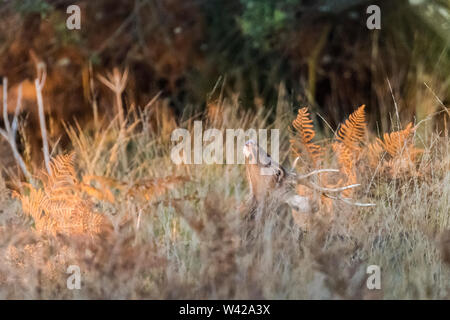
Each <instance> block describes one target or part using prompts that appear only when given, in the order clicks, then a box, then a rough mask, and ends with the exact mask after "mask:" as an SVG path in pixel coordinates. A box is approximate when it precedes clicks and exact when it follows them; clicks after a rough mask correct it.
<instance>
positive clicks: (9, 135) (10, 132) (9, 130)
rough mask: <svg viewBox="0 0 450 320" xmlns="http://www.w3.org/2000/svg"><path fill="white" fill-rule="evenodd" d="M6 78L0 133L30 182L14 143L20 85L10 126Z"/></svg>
mask: <svg viewBox="0 0 450 320" xmlns="http://www.w3.org/2000/svg"><path fill="white" fill-rule="evenodd" d="M7 87H8V80H7V79H6V78H3V121H4V122H5V130H3V129H0V135H1V136H2V137H3V138H5V140H6V141H7V142H8V144H9V146H10V147H11V151H12V153H13V156H14V159H15V160H16V162H17V164H18V165H19V167H20V169H21V170H22V172H23V174H24V175H25V177H26V179H27V180H28V181H29V182H31V181H32V176H31V174H30V172H29V171H28V169H27V166H26V165H25V161H23V158H22V156H21V155H20V152H19V150H18V149H17V144H16V132H17V126H18V117H19V112H20V108H21V106H22V85H20V86H19V88H18V94H17V104H16V109H15V111H14V118H13V122H12V127H11V124H10V122H9V118H8V99H7V92H8V88H7Z"/></svg>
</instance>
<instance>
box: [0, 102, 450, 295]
mask: <svg viewBox="0 0 450 320" xmlns="http://www.w3.org/2000/svg"><path fill="white" fill-rule="evenodd" d="M283 105H285V104H283V103H279V106H280V108H282V107H283ZM163 108H164V104H163V103H160V102H155V103H154V104H153V105H151V106H150V107H149V108H145V110H144V111H142V112H141V111H136V109H132V110H131V111H130V112H129V113H128V114H127V115H123V117H124V118H122V117H121V118H118V117H116V118H115V119H114V120H113V121H108V122H107V121H106V120H104V121H103V122H101V123H100V125H99V126H98V127H91V128H90V127H89V126H86V128H85V129H81V127H67V128H66V129H67V133H68V135H69V136H70V138H71V141H72V148H71V150H59V148H58V147H56V150H55V153H56V154H61V155H63V154H66V155H67V154H70V152H74V155H73V157H74V158H72V156H60V158H57V157H56V158H54V160H53V162H52V163H51V169H52V170H53V171H52V172H51V173H49V174H48V175H47V176H45V175H44V176H42V177H41V179H37V180H35V181H34V182H33V183H34V185H32V186H31V185H30V186H27V185H22V186H21V188H18V191H19V196H18V198H19V199H17V198H13V196H12V192H11V191H10V190H9V189H8V188H7V187H6V184H5V182H4V181H3V180H0V251H1V253H0V255H1V256H2V257H4V258H3V259H1V261H0V283H1V285H0V298H32V299H41V298H57V299H59V298H67V299H72V298H87V299H93V298H129V299H139V298H153V299H166V298H175V299H176V298H194V299H200V298H203V299H208V298H209V299H213V298H232V299H245V298H271V299H308V298H314V299H323V298H333V299H340V298H357V299H358V298H366V299H383V298H384V299H388V298H400V299H411V298H419V299H436V298H449V297H450V264H449V260H448V256H449V254H448V252H449V251H450V245H449V241H448V232H449V231H448V230H450V218H449V217H450V216H449V208H450V203H449V199H450V171H449V168H450V155H449V146H450V141H449V139H448V136H447V135H445V137H442V136H440V135H438V134H437V133H434V134H433V135H429V136H428V137H427V139H425V137H420V138H421V141H424V142H425V148H424V149H423V152H422V153H421V154H416V153H414V155H415V157H414V159H410V158H408V162H407V165H404V163H403V162H404V161H397V162H396V161H395V160H396V159H398V156H399V154H406V155H411V152H410V151H408V150H411V149H412V148H413V147H412V146H413V143H414V140H408V141H407V143H406V136H405V138H404V139H405V143H400V142H401V141H400V142H398V143H397V142H395V141H396V140H395V139H396V137H397V136H400V134H392V133H391V134H386V135H384V139H383V140H379V141H378V142H377V144H376V145H370V147H369V144H368V143H367V144H366V145H367V146H366V145H364V146H359V145H358V148H359V149H358V150H359V151H360V152H359V154H358V159H357V161H354V162H352V170H354V171H355V172H356V174H357V177H356V178H355V179H357V182H358V183H360V184H361V187H360V188H359V190H357V191H356V190H355V191H354V193H353V194H352V197H354V198H357V199H361V198H363V199H365V200H367V201H370V202H372V203H375V204H376V206H375V207H364V208H363V207H355V206H352V205H349V204H346V203H344V202H342V201H331V202H329V201H330V200H329V199H327V200H324V199H322V201H327V202H326V204H327V205H323V206H320V207H319V209H318V210H319V211H318V212H316V213H315V214H313V215H311V216H309V217H308V223H307V224H308V228H307V229H303V228H300V227H299V226H298V225H297V224H295V223H294V222H293V219H292V214H291V210H290V208H289V207H286V206H283V205H279V204H278V203H267V204H266V205H265V206H264V207H263V208H261V210H262V211H261V214H262V216H263V217H264V219H259V220H257V221H252V222H251V223H250V222H249V221H248V220H247V219H246V214H248V212H247V211H248V210H249V207H248V197H249V186H248V182H247V181H246V178H245V174H244V171H245V168H244V165H180V166H176V165H175V164H174V163H172V161H171V160H170V147H171V143H170V132H171V131H172V130H173V128H174V119H173V118H171V117H170V116H169V115H168V113H161V112H159V111H157V110H162V109H163ZM283 108H284V107H283ZM217 110H220V112H217ZM359 110H360V112H361V110H362V112H363V109H359ZM213 111H214V112H213ZM262 112H263V111H262V110H261V112H260V113H257V114H256V115H255V114H254V113H252V112H245V111H242V110H241V109H240V108H238V106H237V103H236V102H235V101H228V100H223V101H220V102H217V104H215V109H214V110H213V109H212V107H210V108H209V111H208V112H207V113H206V114H205V116H204V125H203V127H204V128H205V127H206V128H208V127H216V128H219V129H221V130H222V131H224V130H225V129H226V128H273V127H274V126H275V124H276V127H277V128H279V129H281V131H282V133H281V137H280V138H281V141H280V142H281V143H280V145H281V148H282V150H281V155H282V159H284V163H286V164H288V163H290V162H291V161H292V159H291V158H290V157H291V155H290V148H289V145H290V142H289V140H290V138H291V139H292V137H290V136H289V130H288V128H289V126H290V124H291V122H292V120H293V119H294V118H295V115H294V113H292V114H287V113H286V112H285V111H283V112H281V111H280V110H278V111H277V112H276V114H277V115H280V116H278V117H277V119H275V120H274V122H273V123H268V121H267V117H266V116H265V115H264V114H263V113H262ZM302 112H303V113H302V114H305V113H306V109H304V110H303V111H302ZM360 116H361V115H360ZM438 116H447V115H445V114H440V115H438ZM197 117H198V116H197ZM186 119H187V120H186V121H184V122H183V123H182V124H181V125H182V126H184V127H187V128H189V129H191V130H192V127H193V119H194V117H186ZM305 119H306V118H305ZM305 119H304V120H305ZM306 120H307V124H308V127H307V129H308V131H307V132H306V133H305V135H306V138H307V139H306V140H305V141H306V142H307V143H312V142H311V140H312V137H313V136H314V134H312V132H311V130H313V128H312V126H311V123H310V121H309V120H308V119H306ZM350 122H351V120H350ZM350 122H348V123H347V128H348V126H350V125H351V123H350ZM362 122H365V120H364V119H363V120H362ZM102 123H103V124H102ZM155 123H156V124H157V125H156V126H155ZM298 126H300V124H298ZM405 128H406V129H405V130H407V129H411V126H406V127H405ZM297 129H298V128H297ZM407 136H408V138H410V136H409V134H408V135H407ZM339 137H340V138H338V140H339V139H343V137H344V134H342V135H339ZM362 138H363V133H361V132H360V131H359V132H358V143H359V142H360V141H361V140H362ZM397 138H398V137H397ZM333 141H334V139H332V138H330V140H323V141H321V147H327V148H328V150H329V151H328V152H325V153H324V154H323V155H322V158H321V161H320V163H321V165H322V166H324V167H328V168H332V167H338V165H339V156H338V157H336V154H335V153H333V152H332V151H331V150H332V148H330V146H331V144H332V143H333ZM344 141H345V140H342V141H341V142H339V143H342V144H344ZM396 143H397V144H396ZM352 145H353V144H352ZM311 146H314V150H313V148H310V149H311V151H312V153H311V155H316V153H314V152H313V151H315V150H316V149H318V147H316V145H315V144H314V145H311ZM405 146H406V148H405ZM51 147H52V146H51ZM53 147H54V146H53ZM394 149H395V150H394ZM400 149H402V150H403V151H401V150H400ZM405 150H406V151H405ZM385 151H387V152H385ZM402 152H403V153H402ZM405 152H406V153H405ZM299 154H300V156H301V154H302V153H301V152H300V153H299ZM64 157H67V159H66V160H64V159H65V158H64ZM58 159H60V160H58ZM61 159H63V160H61ZM400 159H405V158H404V157H402V158H400ZM58 161H59V162H58ZM58 163H59V165H58ZM62 164H63V165H62ZM61 165H62V167H61ZM386 168H387V169H386ZM405 168H407V169H408V170H406V169H405ZM298 170H299V171H301V172H302V173H306V172H307V171H309V169H307V168H306V167H302V166H299V167H298ZM58 172H59V173H58ZM392 172H394V173H395V174H391V173H392ZM331 180H333V179H331ZM25 190H27V191H25ZM33 195H34V198H33ZM39 197H40V198H39ZM36 198H39V199H40V200H41V201H42V199H44V200H45V201H47V205H46V204H45V203H44V205H43V204H42V202H39V203H38V204H36V203H33V202H32V201H31V200H33V201H34V200H36ZM39 199H38V200H39ZM55 199H59V200H60V201H59V202H57V203H52V201H56V200H55ZM49 202H50V203H51V204H52V206H54V207H52V206H49V205H48V203H49ZM80 204H82V205H83V207H82V208H81V209H80V207H79V205H80ZM30 208H33V209H32V210H31V209H30ZM330 211H331V214H332V216H333V218H332V219H331V220H329V219H324V218H323V216H324V215H323V214H326V215H329V214H330ZM85 212H86V214H88V215H92V216H95V217H101V219H102V221H103V220H104V221H105V222H102V226H100V227H99V228H100V229H101V230H97V229H95V230H91V229H86V228H84V229H83V228H81V229H77V232H72V231H71V230H69V229H67V228H66V229H64V228H60V227H55V226H54V225H52V224H51V223H52V221H53V220H51V219H56V220H55V221H57V222H56V223H60V220H58V219H62V222H63V223H64V226H65V225H66V224H69V225H70V220H69V221H66V220H64V218H65V217H72V218H73V217H75V218H74V219H77V218H76V217H77V215H79V216H83V215H84V214H85ZM322 213H323V214H322ZM42 219H47V220H48V219H50V220H51V221H45V223H46V224H44V226H45V228H43V227H42V225H41V224H39V221H41V220H42ZM58 221H59V222H58ZM53 222H54V221H53ZM62 222H61V223H62ZM43 223H44V222H43ZM52 226H53V227H52ZM96 228H97V227H96ZM46 230H50V231H52V232H43V231H46ZM66 231H67V232H66ZM371 264H376V265H379V266H380V267H381V271H382V278H381V279H382V286H381V288H382V289H381V290H374V291H370V290H368V289H367V288H366V285H365V282H366V279H367V275H366V268H367V266H368V265H371ZM69 265H78V266H80V268H81V271H82V288H81V290H73V291H71V290H68V289H67V288H66V279H67V276H68V275H67V274H66V273H65V272H66V269H67V267H68V266H69Z"/></svg>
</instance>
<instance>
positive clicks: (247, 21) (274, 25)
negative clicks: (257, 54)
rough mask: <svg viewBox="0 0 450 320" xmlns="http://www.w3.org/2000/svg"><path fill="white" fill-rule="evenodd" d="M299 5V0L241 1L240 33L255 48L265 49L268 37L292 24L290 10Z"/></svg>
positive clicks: (267, 44)
mask: <svg viewBox="0 0 450 320" xmlns="http://www.w3.org/2000/svg"><path fill="white" fill-rule="evenodd" d="M299 3H300V1H299V0H280V1H271V0H262V1H261V0H260V1H255V0H241V4H242V6H243V12H242V15H241V16H240V17H239V18H238V22H239V25H240V27H241V30H242V33H243V34H244V35H246V36H248V37H249V38H251V39H252V44H253V46H255V47H256V48H267V47H268V46H269V43H268V41H267V40H268V39H269V38H270V36H273V35H274V34H276V33H278V32H280V31H281V30H282V29H283V28H285V27H286V26H287V25H288V24H289V23H290V22H292V20H293V14H292V12H293V10H292V9H293V7H294V6H296V5H298V4H299Z"/></svg>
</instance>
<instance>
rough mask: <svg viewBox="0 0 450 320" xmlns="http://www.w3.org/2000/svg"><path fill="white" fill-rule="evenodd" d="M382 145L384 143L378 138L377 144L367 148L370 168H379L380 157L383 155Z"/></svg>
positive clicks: (374, 143)
mask: <svg viewBox="0 0 450 320" xmlns="http://www.w3.org/2000/svg"><path fill="white" fill-rule="evenodd" d="M382 143H383V142H382V141H381V140H380V139H378V138H377V140H375V142H373V143H371V144H369V145H368V146H367V160H368V162H369V166H370V167H372V168H375V167H376V166H378V163H379V162H380V157H381V154H382V153H383V145H382Z"/></svg>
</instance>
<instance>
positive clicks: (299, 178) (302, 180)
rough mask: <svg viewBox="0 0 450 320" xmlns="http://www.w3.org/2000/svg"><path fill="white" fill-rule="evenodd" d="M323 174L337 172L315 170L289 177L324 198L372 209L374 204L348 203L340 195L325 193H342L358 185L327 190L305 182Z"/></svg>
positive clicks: (295, 162)
mask: <svg viewBox="0 0 450 320" xmlns="http://www.w3.org/2000/svg"><path fill="white" fill-rule="evenodd" d="M297 161H298V157H297V158H296V159H295V161H294V165H293V168H292V170H293V169H294V168H295V165H296V164H297ZM324 172H339V170H337V169H317V170H314V171H311V172H309V173H307V174H304V175H298V174H297V173H295V172H291V175H293V176H294V178H295V179H296V180H297V182H298V183H300V184H303V185H305V186H307V187H308V188H311V189H314V190H316V191H319V192H321V193H322V194H324V195H325V196H326V197H328V198H330V199H334V200H341V201H343V202H345V203H347V204H350V205H355V206H359V207H372V206H375V204H373V203H360V202H352V201H350V199H349V198H343V197H341V196H340V195H338V196H332V195H329V194H327V192H331V193H339V192H342V191H344V190H348V189H352V188H356V187H359V186H360V184H359V183H357V184H351V185H347V186H343V187H338V188H328V187H322V186H319V185H317V184H316V183H314V182H312V181H309V180H307V179H308V178H309V177H312V176H315V175H318V174H320V173H324Z"/></svg>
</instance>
